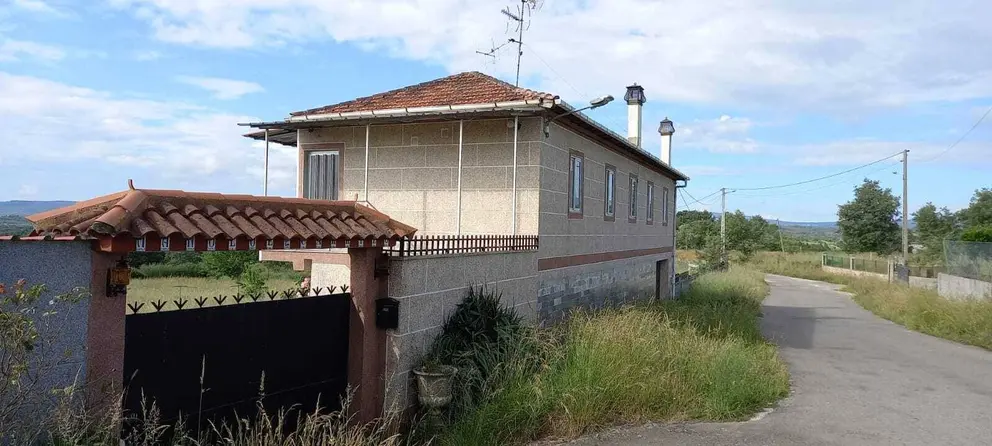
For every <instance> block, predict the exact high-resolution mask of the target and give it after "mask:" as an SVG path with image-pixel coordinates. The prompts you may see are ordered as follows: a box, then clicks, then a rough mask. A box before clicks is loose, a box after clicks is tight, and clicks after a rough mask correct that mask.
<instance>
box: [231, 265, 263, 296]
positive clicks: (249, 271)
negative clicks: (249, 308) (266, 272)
mask: <svg viewBox="0 0 992 446" xmlns="http://www.w3.org/2000/svg"><path fill="white" fill-rule="evenodd" d="M258 270H259V268H258V265H252V266H250V267H248V268H245V270H244V271H243V272H242V273H241V277H239V278H238V288H239V291H240V292H241V293H244V294H256V293H261V292H263V291H265V290H267V289H268V287H267V286H266V285H265V278H263V277H262V274H261V273H260V272H259V271H258Z"/></svg>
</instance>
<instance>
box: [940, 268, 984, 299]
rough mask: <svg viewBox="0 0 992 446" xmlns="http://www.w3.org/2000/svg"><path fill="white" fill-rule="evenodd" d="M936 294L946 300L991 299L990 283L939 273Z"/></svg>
mask: <svg viewBox="0 0 992 446" xmlns="http://www.w3.org/2000/svg"><path fill="white" fill-rule="evenodd" d="M937 294H940V296H941V297H946V298H948V299H992V282H985V281H982V280H975V279H969V278H967V277H960V276H953V275H950V274H945V273H939V274H937Z"/></svg>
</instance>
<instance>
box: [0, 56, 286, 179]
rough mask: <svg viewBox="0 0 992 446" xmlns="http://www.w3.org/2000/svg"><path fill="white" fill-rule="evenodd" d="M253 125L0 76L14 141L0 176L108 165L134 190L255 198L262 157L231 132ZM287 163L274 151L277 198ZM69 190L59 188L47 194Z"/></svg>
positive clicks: (2, 154)
mask: <svg viewBox="0 0 992 446" xmlns="http://www.w3.org/2000/svg"><path fill="white" fill-rule="evenodd" d="M254 120H258V119H257V118H255V117H251V116H240V115H235V114H229V113H225V112H223V111H218V110H211V109H206V108H203V107H200V106H196V105H191V104H186V103H182V102H170V101H153V100H145V99H134V98H129V97H122V96H118V95H115V94H111V93H108V92H103V91H98V90H92V89H88V88H80V87H75V86H72V85H67V84H63V83H59V82H54V81H50V80H46V79H40V78H36V77H29V76H18V75H12V74H8V73H3V72H0V131H2V132H3V133H7V134H12V133H15V132H16V134H17V143H16V144H5V145H0V158H3V160H4V161H3V162H4V165H5V167H4V168H5V169H17V168H18V166H37V165H40V164H43V165H45V169H46V172H52V173H53V174H54V173H55V172H71V173H70V174H68V175H67V176H66V178H73V177H79V176H85V175H86V172H90V171H93V170H94V169H96V168H97V166H100V167H101V168H102V167H106V166H114V169H113V170H114V171H122V172H123V173H122V175H126V176H124V178H130V177H134V178H140V180H137V183H138V186H139V187H146V188H186V189H192V190H204V191H218V192H238V193H256V194H258V193H260V192H261V177H262V175H261V169H260V166H261V165H262V151H261V150H258V149H256V148H254V147H253V145H252V142H251V141H250V140H247V139H245V138H243V137H242V136H241V135H242V134H243V133H245V129H244V128H243V127H238V126H237V123H238V122H246V121H254ZM24 147H30V148H31V150H23V149H24ZM283 158H286V159H283ZM294 159H295V158H294V157H293V155H292V153H291V151H281V150H274V151H273V153H272V155H271V157H270V163H271V169H272V176H273V177H275V178H277V181H276V182H274V183H273V190H274V191H275V192H276V193H280V194H287V193H292V188H291V187H288V186H287V185H284V184H283V183H282V182H281V181H282V179H283V178H286V177H287V176H288V175H295V169H296V168H295V164H293V160H294ZM284 170H285V172H283V171H284ZM60 187H63V186H60ZM280 187H281V189H280ZM72 191H73V189H72V188H71V186H70V185H65V186H64V189H62V190H57V191H56V190H53V191H51V193H52V194H55V195H62V196H66V195H71V194H72ZM77 198H82V197H77Z"/></svg>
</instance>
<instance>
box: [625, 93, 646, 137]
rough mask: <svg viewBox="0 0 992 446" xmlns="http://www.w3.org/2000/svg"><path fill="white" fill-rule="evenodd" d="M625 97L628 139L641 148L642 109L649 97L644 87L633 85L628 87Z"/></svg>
mask: <svg viewBox="0 0 992 446" xmlns="http://www.w3.org/2000/svg"><path fill="white" fill-rule="evenodd" d="M623 99H624V100H625V101H627V140H628V141H630V142H631V143H632V144H634V145H635V146H637V148H638V149H639V148H641V109H642V108H643V107H642V106H643V105H644V103H645V102H647V98H645V97H644V87H642V86H640V85H637V84H636V83H635V84H634V85H631V86H629V87H627V94H626V95H624V97H623Z"/></svg>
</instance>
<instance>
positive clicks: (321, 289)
mask: <svg viewBox="0 0 992 446" xmlns="http://www.w3.org/2000/svg"><path fill="white" fill-rule="evenodd" d="M321 291H324V287H316V288H314V289H313V295H314V296H320V292H321Z"/></svg>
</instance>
